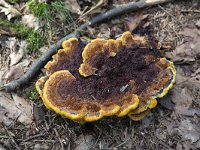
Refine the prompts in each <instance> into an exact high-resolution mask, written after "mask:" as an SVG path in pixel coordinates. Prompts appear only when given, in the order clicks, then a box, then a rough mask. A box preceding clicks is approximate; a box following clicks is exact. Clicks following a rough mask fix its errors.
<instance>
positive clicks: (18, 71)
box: [3, 59, 31, 83]
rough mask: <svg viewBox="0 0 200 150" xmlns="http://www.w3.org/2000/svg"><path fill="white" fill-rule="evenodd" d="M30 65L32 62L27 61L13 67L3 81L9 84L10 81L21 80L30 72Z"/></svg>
mask: <svg viewBox="0 0 200 150" xmlns="http://www.w3.org/2000/svg"><path fill="white" fill-rule="evenodd" d="M30 63H31V61H30V60H28V59H25V60H23V61H22V62H21V63H18V64H17V65H14V66H11V68H9V69H8V70H7V71H5V73H4V76H3V80H5V82H6V83H7V82H9V81H12V80H16V79H19V78H20V77H21V76H22V75H23V74H24V73H25V72H26V71H27V70H28V66H29V65H30Z"/></svg>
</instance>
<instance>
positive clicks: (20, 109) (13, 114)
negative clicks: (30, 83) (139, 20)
mask: <svg viewBox="0 0 200 150" xmlns="http://www.w3.org/2000/svg"><path fill="white" fill-rule="evenodd" d="M0 102H1V103H0V116H1V118H0V123H4V124H5V125H6V126H10V125H11V124H12V125H14V124H15V122H18V121H19V122H21V123H23V124H25V125H30V124H31V123H32V121H33V120H32V106H31V105H30V103H29V102H28V101H27V100H25V99H24V98H22V97H19V96H18V95H16V94H8V93H5V92H0Z"/></svg>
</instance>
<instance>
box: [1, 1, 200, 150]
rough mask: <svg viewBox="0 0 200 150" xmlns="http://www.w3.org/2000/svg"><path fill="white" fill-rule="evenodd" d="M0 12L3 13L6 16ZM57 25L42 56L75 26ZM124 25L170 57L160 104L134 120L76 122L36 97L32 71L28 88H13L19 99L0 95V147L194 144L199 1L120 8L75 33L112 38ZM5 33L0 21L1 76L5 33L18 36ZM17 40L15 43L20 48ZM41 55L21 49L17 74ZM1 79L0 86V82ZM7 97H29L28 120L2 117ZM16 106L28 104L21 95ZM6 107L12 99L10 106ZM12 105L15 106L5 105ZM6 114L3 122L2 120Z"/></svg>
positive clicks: (199, 82)
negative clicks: (170, 73) (170, 76)
mask: <svg viewBox="0 0 200 150" xmlns="http://www.w3.org/2000/svg"><path fill="white" fill-rule="evenodd" d="M85 1H87V0H85ZM126 2H127V1H126V0H113V1H109V2H107V3H106V4H104V5H103V6H101V7H100V11H97V13H99V12H101V11H105V10H108V9H110V8H112V6H115V5H118V4H121V3H126ZM77 3H78V4H79V6H80V7H81V10H82V9H84V8H85V7H86V6H85V3H83V2H81V1H77ZM87 3H88V4H90V5H88V6H89V7H92V6H93V5H94V4H93V3H91V2H90V1H89V0H88V1H87ZM93 15H95V14H90V15H86V17H85V18H84V19H82V22H84V21H87V20H88V18H89V16H93ZM1 16H2V17H3V18H6V17H5V15H4V14H1ZM78 17H80V15H79V14H74V18H76V19H75V20H76V21H77V24H76V25H78V24H79V23H81V21H78V20H79V19H80V18H79V19H77V18H78ZM14 19H15V18H13V20H14ZM13 20H11V21H13ZM16 20H17V19H16ZM62 26H63V25H61V24H60V25H57V30H56V32H55V34H53V35H52V36H53V37H52V38H49V37H48V36H47V37H48V39H47V41H46V42H45V46H44V47H43V49H40V54H41V53H43V51H45V49H46V47H47V46H49V45H50V44H52V43H54V42H55V41H56V40H57V39H59V38H61V37H63V36H64V35H65V34H67V33H69V32H70V31H71V30H73V29H69V30H67V31H64V30H61V29H60V28H62ZM70 27H71V26H70ZM65 28H66V27H65ZM71 28H72V27H71ZM127 30H129V31H131V32H132V33H135V34H140V35H147V36H148V35H153V36H155V38H156V39H157V40H158V41H159V42H160V43H161V46H162V48H161V53H162V55H163V56H165V57H166V58H168V59H170V60H172V61H173V62H174V64H175V66H176V70H177V79H176V84H175V85H174V87H173V88H172V89H171V90H170V92H169V93H168V94H167V95H166V96H165V97H164V98H162V99H159V100H158V101H159V103H158V106H157V107H156V108H155V109H153V110H152V111H151V113H150V114H149V115H148V116H147V117H146V118H144V119H143V120H141V121H138V122H135V121H132V120H130V119H129V118H128V117H124V118H118V117H108V118H104V119H102V120H99V121H97V122H93V123H85V124H78V123H75V122H73V121H71V120H69V119H66V118H63V117H61V116H60V115H57V114H55V113H54V112H52V111H50V110H47V109H46V108H45V106H44V105H43V103H42V101H41V99H40V98H39V96H38V95H37V94H35V93H34V90H35V89H34V83H35V81H36V80H37V78H38V77H37V78H36V79H34V80H33V81H32V83H30V84H28V86H26V87H24V88H23V89H20V90H18V91H16V93H17V95H18V96H20V97H17V96H16V94H14V93H12V94H11V96H10V95H9V94H8V93H0V100H1V101H0V103H1V105H0V115H1V116H2V119H0V150H1V149H2V150H4V149H6V150H14V149H17V150H20V149H34V150H43V149H44V150H47V149H52V150H54V149H55V150H60V149H63V150H73V149H74V150H87V149H88V150H89V149H94V150H98V149H113V150H118V149H119V150H121V149H124V150H129V149H130V150H131V149H137V150H139V149H141V150H152V149H156V150H162V149H163V150H165V149H166V150H172V149H177V150H182V149H185V150H196V149H200V128H199V126H200V42H199V41H200V3H199V1H197V0H196V1H195V0H191V1H186V0H185V1H184V0H182V1H181V0H180V1H174V2H170V3H167V4H163V5H156V6H154V7H150V8H146V9H143V10H142V11H139V12H134V13H130V14H125V15H123V16H120V17H118V18H116V19H113V20H111V21H107V22H104V23H101V24H100V25H96V26H94V27H89V28H88V30H86V31H84V32H83V33H82V35H81V39H82V40H85V41H89V40H91V39H93V38H96V37H103V38H116V37H117V36H118V35H120V34H121V33H123V32H124V31H127ZM3 31H7V30H5V28H3V27H1V26H0V54H1V55H0V57H1V58H0V61H1V65H0V69H1V72H0V75H1V74H2V72H3V71H4V73H5V66H6V65H8V64H9V63H10V60H8V57H9V56H10V53H12V48H11V47H6V46H5V45H6V44H5V43H6V42H8V41H9V40H10V39H9V38H10V37H16V38H17V36H16V35H15V34H14V35H13V34H10V32H8V33H6V34H5V32H3ZM20 42H21V41H20ZM20 42H19V43H20ZM21 44H22V43H20V44H18V45H19V47H20V46H21ZM10 45H11V44H10ZM21 47H23V46H21ZM17 56H18V55H17ZM39 56H40V55H38V53H35V52H32V53H31V54H26V55H23V58H22V60H20V61H21V62H19V63H22V62H23V63H22V64H21V65H22V67H21V68H22V70H19V72H20V71H21V72H25V71H26V70H28V68H29V66H30V64H31V63H32V62H34V61H35V59H36V58H37V57H39ZM26 60H30V62H26ZM24 61H25V62H24ZM19 63H16V65H19ZM11 68H12V67H9V69H11ZM16 68H17V67H16ZM7 69H8V68H7ZM17 70H18V69H17ZM13 72H14V73H13ZM13 72H11V73H10V74H11V75H10V74H9V75H7V76H9V77H8V78H7V79H9V81H10V80H12V79H16V78H19V77H20V75H21V74H20V73H18V72H16V70H14V71H13ZM42 74H43V71H42V73H41V75H42ZM16 76H17V77H16ZM1 78H2V77H1ZM1 78H0V79H1ZM0 84H2V82H1V81H0ZM27 93H28V94H27ZM2 97H3V98H2ZM5 97H6V98H8V100H10V99H14V100H15V99H17V98H18V99H22V98H24V99H25V101H28V102H30V106H31V107H27V108H30V110H26V111H27V112H26V115H27V114H28V113H29V114H31V120H30V121H29V120H28V119H30V118H28V119H27V118H26V117H27V116H28V115H27V116H26V117H24V118H22V117H21V118H20V117H16V116H15V117H14V119H13V118H12V117H13V115H11V116H9V115H7V114H6V113H5V112H4V108H3V106H2V103H3V99H5ZM22 105H24V106H26V104H25V102H24V101H23V104H22ZM9 106H10V107H11V106H12V105H10V104H9ZM13 107H14V106H13ZM15 107H16V106H15ZM19 107H20V108H21V106H18V107H17V108H19ZM23 109H24V108H23ZM23 109H21V110H22V111H23ZM8 110H9V109H8ZM11 110H15V109H14V108H11ZM16 111H17V112H18V110H16ZM22 111H21V113H23V112H22ZM8 114H9V112H8ZM3 115H5V116H6V115H7V117H3ZM9 117H10V118H9ZM8 118H9V121H8V120H5V119H8ZM5 122H6V123H5ZM24 122H25V123H24Z"/></svg>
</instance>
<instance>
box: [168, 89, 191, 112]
mask: <svg viewBox="0 0 200 150" xmlns="http://www.w3.org/2000/svg"><path fill="white" fill-rule="evenodd" d="M172 92H173V94H172V96H171V100H172V101H173V102H174V103H175V108H174V109H175V112H176V113H178V114H185V112H187V110H188V109H189V108H190V107H191V106H192V102H193V99H194V98H193V95H192V93H191V92H190V91H189V90H188V89H187V88H186V87H185V88H183V89H182V88H178V87H177V86H175V87H174V89H173V91H172Z"/></svg>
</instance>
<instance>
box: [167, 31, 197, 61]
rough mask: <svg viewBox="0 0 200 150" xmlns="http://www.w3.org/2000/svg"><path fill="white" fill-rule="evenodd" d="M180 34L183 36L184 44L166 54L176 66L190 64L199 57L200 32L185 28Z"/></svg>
mask: <svg viewBox="0 0 200 150" xmlns="http://www.w3.org/2000/svg"><path fill="white" fill-rule="evenodd" d="M180 34H182V35H184V40H185V42H184V43H183V44H181V45H179V46H177V47H176V49H175V50H174V51H173V52H168V53H166V56H167V57H168V58H171V59H172V61H173V62H176V63H177V64H183V63H189V64H191V63H193V62H194V61H195V60H197V59H198V58H199V57H200V49H199V47H200V42H199V41H200V30H198V29H197V28H192V29H190V28H185V29H184V31H182V32H180Z"/></svg>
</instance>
